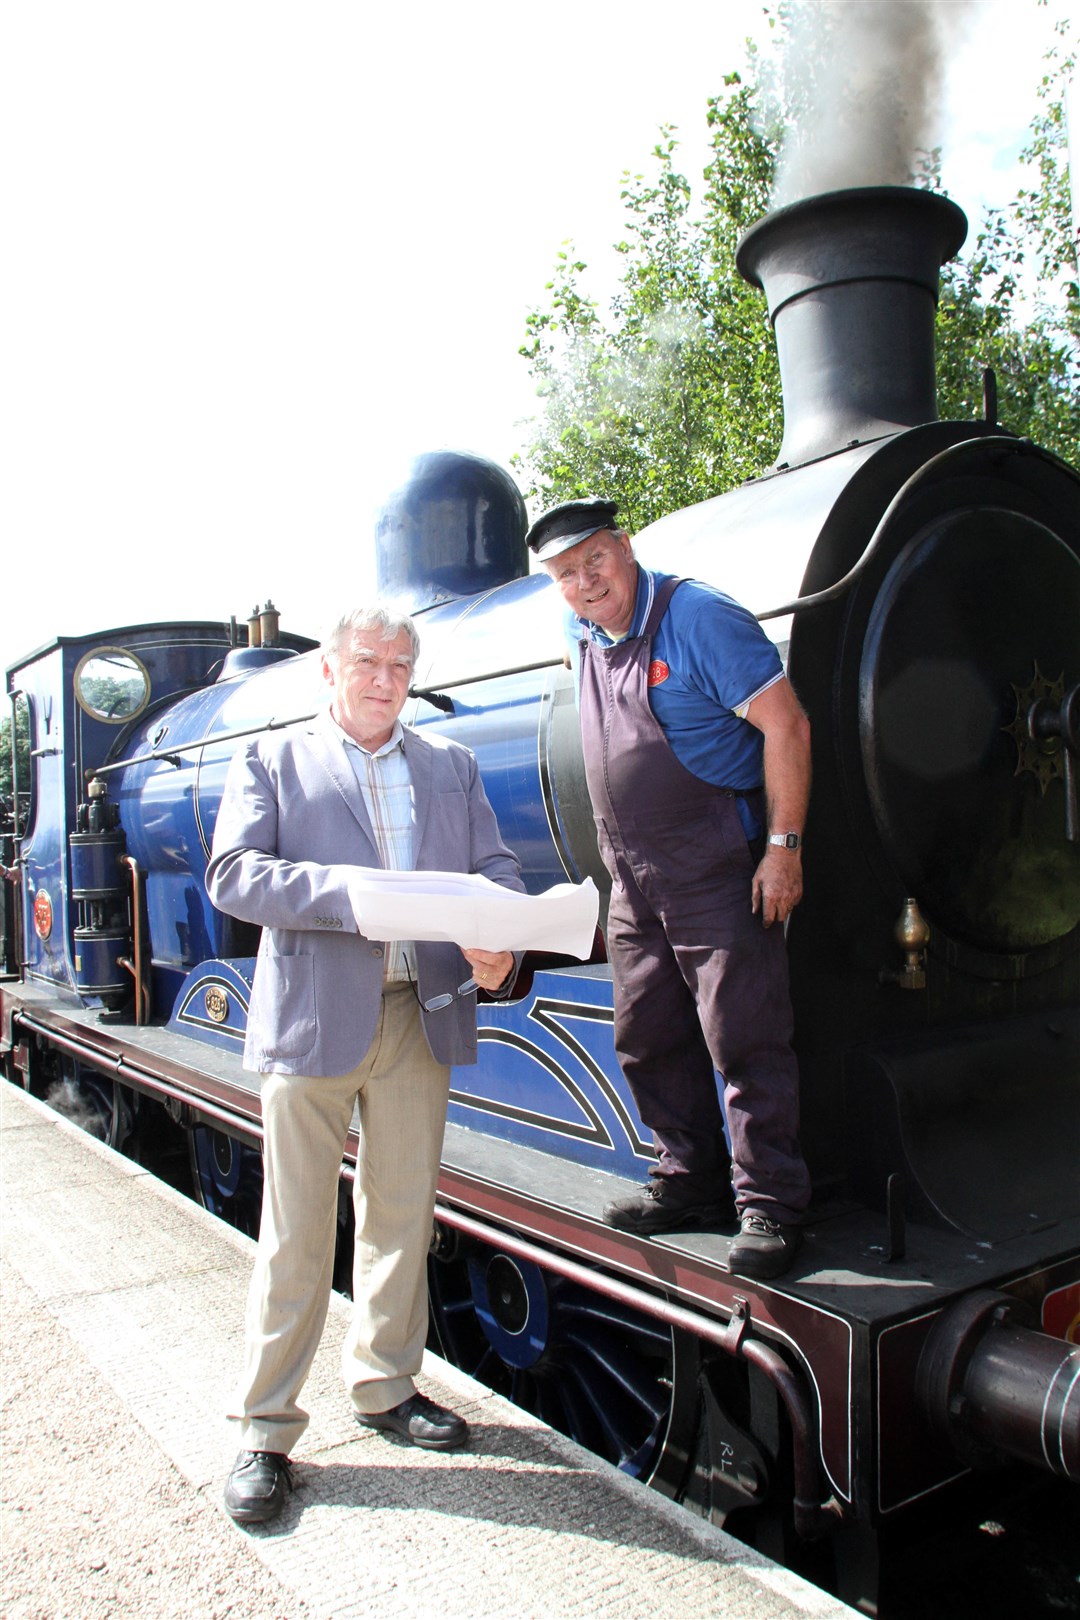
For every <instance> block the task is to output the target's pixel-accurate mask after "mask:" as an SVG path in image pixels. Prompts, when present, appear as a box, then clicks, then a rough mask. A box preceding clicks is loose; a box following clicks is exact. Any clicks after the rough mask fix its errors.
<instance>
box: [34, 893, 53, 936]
mask: <svg viewBox="0 0 1080 1620" xmlns="http://www.w3.org/2000/svg"><path fill="white" fill-rule="evenodd" d="M34 928H35V930H36V932H37V936H38V938H39V939H48V937H49V935H50V934H51V933H52V901H51V900H50V899H49V896H48V892H47V891H46V890H45V889H39V890H38V892H37V894H35V896H34Z"/></svg>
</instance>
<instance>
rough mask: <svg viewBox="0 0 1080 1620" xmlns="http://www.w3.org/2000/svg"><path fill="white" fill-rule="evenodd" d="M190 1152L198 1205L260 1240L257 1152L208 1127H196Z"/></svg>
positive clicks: (190, 1133)
mask: <svg viewBox="0 0 1080 1620" xmlns="http://www.w3.org/2000/svg"><path fill="white" fill-rule="evenodd" d="M188 1152H189V1156H190V1159H191V1179H192V1181H193V1183H194V1187H195V1198H196V1201H197V1202H198V1203H200V1204H201V1205H202V1207H203V1209H208V1210H209V1211H210V1213H211V1215H217V1216H218V1217H219V1219H220V1220H223V1221H228V1223H229V1225H230V1226H235V1227H236V1230H237V1231H238V1232H243V1233H244V1234H245V1235H246V1236H247V1237H258V1235H259V1213H260V1210H261V1208H262V1179H263V1178H262V1155H261V1153H260V1152H259V1150H258V1148H254V1147H249V1146H248V1144H247V1143H246V1142H238V1141H236V1140H235V1138H234V1137H231V1136H226V1135H225V1134H224V1132H223V1131H215V1130H212V1129H211V1128H210V1126H209V1125H193V1126H192V1127H191V1129H190V1130H189V1131H188Z"/></svg>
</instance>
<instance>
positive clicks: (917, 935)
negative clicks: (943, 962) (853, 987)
mask: <svg viewBox="0 0 1080 1620" xmlns="http://www.w3.org/2000/svg"><path fill="white" fill-rule="evenodd" d="M893 937H894V938H895V940H896V943H897V944H898V945H899V946H900V949H901V950H902V951H903V953H904V965H903V967H902V968H882V969H881V971H880V972H879V973H878V982H879V984H895V985H899V987H900V989H901V990H925V989H926V947H927V945H929V943H930V925H929V924H928V923H927V921H926V918H925V917H924V916H923V914H922V912H921V911H920V910H919V902H918V901H917V900H916V899H915V898H914V897H913V896H911V895H909V896H908V898H907V899H906V900H905V901H904V906H903V910H902V911H901V913H900V916H899V917H898V918H897V922H896V927H895V928H894V930H893Z"/></svg>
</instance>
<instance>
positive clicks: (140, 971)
mask: <svg viewBox="0 0 1080 1620" xmlns="http://www.w3.org/2000/svg"><path fill="white" fill-rule="evenodd" d="M119 861H120V865H121V866H126V867H129V868H130V870H131V917H132V938H133V955H134V958H135V960H134V961H133V962H129V961H127V960H126V959H125V958H124V957H121V958H120V961H119V966H120V967H125V968H127V969H128V971H129V972H130V973H131V976H132V978H133V979H134V980H135V1022H136V1024H148V1023H149V1022H150V990H149V987H148V986H147V983H146V975H145V971H144V966H143V939H142V884H141V882H140V879H141V878H142V869H141V867H140V866H139V863H138V861H137V860H136V859H135V857H134V855H121V856H120V857H119Z"/></svg>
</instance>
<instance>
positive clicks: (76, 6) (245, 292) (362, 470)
mask: <svg viewBox="0 0 1080 1620" xmlns="http://www.w3.org/2000/svg"><path fill="white" fill-rule="evenodd" d="M880 3H881V4H882V5H886V4H890V3H892V0H880ZM1075 9H1076V10H1077V11H1080V0H1077V3H1076V6H1075ZM1063 10H1064V12H1065V14H1068V12H1069V4H1068V0H1052V4H1051V7H1050V9H1049V10H1047V9H1046V8H1043V7H1040V6H1038V5H1037V4H1036V0H980V5H979V17H980V25H979V26H978V27H976V28H973V29H971V30H970V31H969V35H968V39H967V42H966V44H965V46H964V48H963V53H962V55H961V56H959V57H958V58H957V60H956V61H955V63H954V65H953V70H952V73H951V80H950V122H949V126H948V128H947V130H946V133H945V138H944V139H945V181H946V188H947V189H948V190H949V192H950V194H951V195H952V196H953V198H954V200H955V201H957V202H958V203H960V205H961V206H962V207H963V208H965V209H966V210H967V211H968V214H969V217H970V218H971V220H972V223H973V225H974V224H975V223H976V222H977V220H978V216H979V214H980V212H981V209H982V207H983V206H984V205H985V204H987V203H990V204H1001V203H1004V202H1006V201H1007V200H1008V199H1009V198H1010V197H1011V196H1012V195H1013V193H1014V190H1015V184H1016V172H1015V167H1014V165H1015V156H1016V152H1017V150H1018V148H1019V146H1020V145H1021V144H1022V142H1023V139H1024V137H1025V134H1026V130H1027V126H1028V123H1029V120H1030V118H1031V115H1032V113H1033V111H1034V109H1035V105H1036V101H1035V87H1036V84H1037V81H1038V78H1039V75H1040V72H1041V66H1040V64H1041V58H1042V54H1043V51H1044V50H1045V48H1046V45H1047V44H1048V43H1049V41H1050V38H1051V22H1052V17H1053V16H1054V15H1058V14H1060V13H1061V12H1062V11H1063ZM765 32H766V30H765V26H764V22H763V18H762V7H761V4H760V0H711V3H705V0H665V3H664V4H663V5H662V6H660V7H656V6H655V5H653V6H649V7H645V6H640V7H634V6H632V5H625V4H624V5H623V6H622V7H619V8H616V7H614V6H611V5H600V4H598V3H596V0H546V3H544V4H542V5H539V6H528V7H525V6H522V7H515V6H511V5H508V4H506V3H505V0H498V3H496V0H458V4H456V5H448V4H446V3H445V0H441V3H436V0H414V3H413V4H412V5H411V6H393V7H391V6H386V5H378V6H376V5H373V4H371V0H350V3H346V0H308V3H306V4H300V3H299V0H294V3H293V4H291V5H287V4H283V3H281V0H260V3H257V4H256V3H254V0H183V3H181V0H170V3H164V0H96V3H94V4H92V5H91V4H87V3H86V0H32V3H30V4H23V5H18V4H15V3H14V0H11V3H9V4H8V6H7V7H6V9H5V12H4V17H3V25H2V30H0V150H2V151H3V153H4V159H3V164H2V168H0V220H2V222H3V224H2V229H3V246H2V249H0V523H2V531H0V532H2V546H3V559H4V561H3V566H2V569H0V669H2V668H3V667H5V666H6V665H7V664H8V663H9V662H11V661H12V660H13V659H14V658H16V657H18V656H21V655H22V654H23V653H25V652H27V651H29V650H31V649H32V648H33V647H35V646H37V645H39V644H40V643H42V642H44V641H46V640H48V639H50V638H51V637H52V636H53V635H56V634H67V635H76V634H82V633H84V632H89V631H92V630H94V629H96V628H99V627H100V628H107V627H109V626H112V625H117V624H124V623H131V622H137V621H141V620H156V619H171V618H178V617H180V618H182V617H194V618H209V619H225V620H227V619H228V617H229V615H230V614H236V616H237V617H238V618H239V619H244V618H246V616H247V614H248V612H249V611H250V609H251V608H252V607H253V606H254V605H255V604H256V603H257V602H258V603H260V604H261V603H262V602H263V601H265V600H266V598H267V597H272V598H273V600H274V602H275V603H276V605H277V606H278V608H279V609H281V611H282V615H283V618H282V623H283V627H285V628H289V629H293V630H297V631H301V632H303V633H305V634H309V635H318V634H319V633H320V632H321V630H322V628H323V627H324V624H325V622H326V620H327V618H329V617H331V616H336V614H337V613H338V612H339V611H341V610H342V609H343V608H344V607H346V606H351V605H352V604H353V603H354V602H355V601H356V600H358V599H360V598H362V596H363V595H364V594H365V592H366V591H368V590H369V589H370V585H371V582H372V577H373V564H372V555H371V554H372V545H371V540H370V522H371V512H372V510H373V507H374V505H375V504H376V503H377V501H378V498H379V496H380V495H381V494H382V493H383V492H384V491H385V490H387V489H389V488H391V487H393V485H394V482H395V474H396V472H397V470H399V469H400V467H401V466H403V465H404V463H405V461H406V460H407V459H408V457H410V456H411V455H413V454H416V453H418V452H421V451H424V450H429V449H433V448H438V447H440V446H443V445H450V446H455V447H458V448H462V449H468V450H473V451H475V452H477V453H479V454H482V455H487V456H491V457H492V458H493V459H495V460H497V461H499V462H501V463H502V464H503V465H506V464H507V463H508V460H509V457H510V455H511V454H512V452H513V451H514V450H515V449H517V448H519V446H520V444H521V442H522V439H523V437H524V434H523V432H522V430H521V428H520V426H519V424H520V423H521V421H522V419H523V418H526V417H528V416H529V415H531V414H533V411H534V401H533V396H532V389H531V382H530V379H529V376H528V370H527V367H526V364H525V362H524V360H522V359H521V358H520V357H519V356H518V353H517V350H518V347H519V345H520V344H521V342H522V341H523V337H524V321H525V315H526V312H527V311H528V310H529V309H530V308H531V307H534V306H535V305H537V304H539V303H542V302H543V300H544V284H545V282H546V281H547V280H548V278H549V275H550V272H551V269H552V266H553V264H554V262H555V257H556V254H557V252H558V250H559V247H560V245H561V244H562V243H563V242H564V241H565V240H566V239H568V238H572V239H573V240H574V242H575V244H576V246H577V250H578V252H579V254H580V255H581V256H582V257H584V258H585V259H587V260H588V262H589V264H590V267H592V269H593V270H594V271H595V274H596V278H597V279H596V284H595V285H596V288H597V290H606V289H607V288H608V287H610V286H611V284H612V283H613V279H614V275H615V264H616V257H615V255H614V254H613V253H612V252H611V250H610V244H611V243H612V242H613V241H614V240H616V239H617V238H618V237H619V236H620V235H621V234H622V226H621V218H622V216H621V210H620V206H619V189H620V186H619V181H620V176H621V174H622V171H623V170H624V169H625V168H632V169H641V168H646V169H647V167H648V154H649V152H650V151H651V148H652V146H653V145H654V144H655V141H656V139H657V131H658V127H659V125H660V124H661V123H663V122H673V123H676V124H678V126H679V129H680V134H681V138H682V141H683V148H684V157H685V168H686V172H687V173H689V174H690V175H691V176H692V177H695V178H696V177H697V175H698V174H699V173H700V169H701V163H702V156H703V154H704V149H705V108H706V99H707V97H708V95H709V94H710V93H711V92H713V91H715V90H716V89H718V88H719V86H720V83H721V76H722V74H723V73H724V72H726V71H730V70H731V69H733V68H737V67H739V66H740V65H741V63H742V50H741V41H742V39H743V38H744V37H745V36H746V35H747V34H748V33H753V34H755V35H756V36H758V37H764V36H765Z"/></svg>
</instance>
